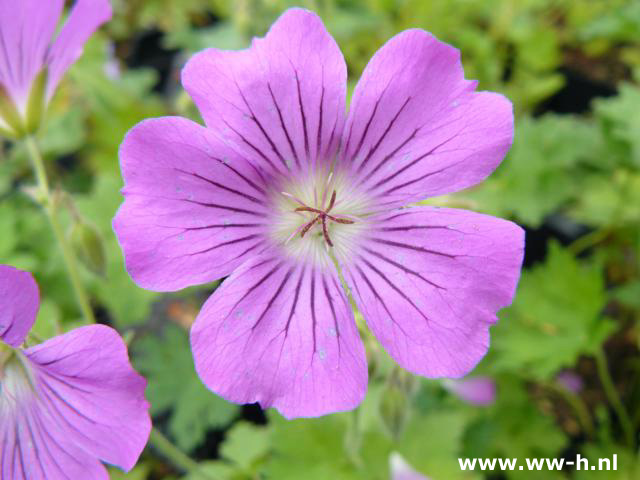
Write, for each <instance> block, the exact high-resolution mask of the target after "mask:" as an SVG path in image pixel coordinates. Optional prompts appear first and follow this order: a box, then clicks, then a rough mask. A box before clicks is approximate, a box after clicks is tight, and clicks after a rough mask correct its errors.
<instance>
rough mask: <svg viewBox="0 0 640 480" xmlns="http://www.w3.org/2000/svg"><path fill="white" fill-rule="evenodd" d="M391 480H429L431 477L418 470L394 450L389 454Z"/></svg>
mask: <svg viewBox="0 0 640 480" xmlns="http://www.w3.org/2000/svg"><path fill="white" fill-rule="evenodd" d="M389 467H390V470H391V480H429V477H427V476H425V475H422V474H421V473H418V472H416V471H415V470H414V469H413V468H412V467H411V465H409V464H408V463H407V461H406V460H405V459H404V458H403V457H402V455H400V454H399V453H396V452H393V453H392V454H391V455H390V456H389Z"/></svg>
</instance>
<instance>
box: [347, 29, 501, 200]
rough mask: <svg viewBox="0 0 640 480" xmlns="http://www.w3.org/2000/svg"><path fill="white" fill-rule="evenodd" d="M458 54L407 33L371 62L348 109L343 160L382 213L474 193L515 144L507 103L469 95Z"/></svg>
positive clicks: (497, 98)
mask: <svg viewBox="0 0 640 480" xmlns="http://www.w3.org/2000/svg"><path fill="white" fill-rule="evenodd" d="M475 86H476V84H475V82H470V81H466V80H465V79H464V72H463V70H462V65H461V63H460V53H459V52H458V50H456V49H455V48H453V47H451V46H449V45H447V44H445V43H442V42H439V41H438V40H436V39H435V37H433V36H432V35H431V34H429V33H427V32H425V31H423V30H408V31H405V32H402V33H400V34H399V35H396V36H395V37H393V38H392V39H391V40H389V41H388V42H387V44H386V45H384V46H383V47H382V48H381V49H380V50H379V51H378V52H377V53H376V54H375V55H374V57H373V58H372V59H371V61H370V62H369V64H368V65H367V67H366V69H365V71H364V73H363V74H362V77H361V78H360V81H359V82H358V85H357V86H356V89H355V92H354V94H353V100H352V102H351V110H350V113H349V117H348V119H347V124H346V127H345V133H346V138H345V141H344V147H343V157H344V158H345V159H346V161H348V162H351V163H352V169H353V171H354V173H355V175H356V176H357V177H358V178H359V179H360V181H361V182H362V184H363V188H364V189H365V190H368V191H369V193H370V194H371V195H375V196H376V197H378V198H379V200H378V201H379V202H380V204H382V205H385V206H401V205H405V204H407V203H410V202H414V201H417V200H422V199H424V198H425V197H428V196H434V195H440V194H443V193H451V192H455V191H457V190H461V189H463V188H467V187H469V186H472V185H475V184H477V183H479V182H481V181H482V180H484V178H486V177H487V176H488V175H489V174H490V173H491V172H492V171H493V170H494V169H495V168H496V167H497V166H498V164H499V163H500V161H501V160H502V158H503V157H504V155H505V153H506V152H507V150H508V149H509V147H510V145H511V141H512V138H513V112H512V106H511V103H510V102H509V101H508V100H507V99H506V98H504V97H503V96H501V95H498V94H495V93H490V92H479V93H474V89H475Z"/></svg>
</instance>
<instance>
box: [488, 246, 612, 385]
mask: <svg viewBox="0 0 640 480" xmlns="http://www.w3.org/2000/svg"><path fill="white" fill-rule="evenodd" d="M605 303H606V295H605V291H604V279H603V273H602V271H601V268H600V266H599V265H597V264H582V263H581V262H579V261H577V260H576V259H575V258H574V257H573V256H572V255H571V253H569V251H567V250H565V249H563V248H562V247H561V246H560V245H558V244H557V243H555V242H552V243H551V244H550V245H549V252H548V256H547V259H546V261H545V263H544V264H541V265H538V266H536V267H534V268H533V269H532V270H530V271H525V272H524V273H523V275H522V278H521V280H520V285H519V287H518V291H517V292H516V296H515V301H514V303H513V305H512V306H511V307H509V308H507V309H505V310H503V312H502V314H501V315H500V321H499V322H498V324H497V325H496V326H495V327H493V329H492V355H493V356H494V357H493V360H494V367H495V368H496V369H497V370H500V371H521V372H524V373H526V374H527V375H531V376H533V377H535V378H539V379H550V378H551V377H552V376H553V374H554V373H555V372H557V371H558V370H560V369H561V368H562V367H568V366H571V365H573V364H574V363H575V362H576V360H577V358H578V356H579V355H581V354H589V353H591V352H593V351H594V350H595V349H596V348H597V346H598V345H599V344H600V343H601V342H602V341H604V339H605V338H607V336H608V335H609V334H611V333H612V331H613V329H614V324H613V323H612V322H611V321H610V320H608V319H606V318H603V317H602V316H601V311H602V309H603V307H604V305H605Z"/></svg>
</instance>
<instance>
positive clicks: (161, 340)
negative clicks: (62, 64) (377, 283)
mask: <svg viewBox="0 0 640 480" xmlns="http://www.w3.org/2000/svg"><path fill="white" fill-rule="evenodd" d="M112 5H113V7H114V12H115V15H114V19H113V20H112V21H111V22H110V23H109V24H108V25H106V26H105V28H103V29H102V30H101V31H100V32H99V33H98V34H96V35H94V36H92V38H91V40H90V41H89V42H88V43H87V45H86V47H85V49H84V54H83V56H82V57H81V58H80V60H79V61H78V62H77V63H76V64H75V65H74V66H73V67H72V68H71V70H70V72H69V74H68V75H66V77H65V79H64V81H63V82H62V83H61V85H60V88H59V89H58V91H57V93H56V95H55V97H54V100H53V102H52V103H51V104H50V105H49V107H48V109H47V112H46V115H45V121H44V123H43V124H42V126H41V129H40V131H39V133H38V142H39V145H40V146H41V149H42V152H43V154H44V157H45V161H46V169H47V172H48V174H49V176H50V178H51V179H52V181H51V186H52V188H53V189H54V190H60V191H64V192H67V193H68V198H69V199H70V201H69V202H66V201H65V202H62V203H61V206H60V210H61V211H60V216H61V221H62V223H63V227H64V229H65V230H66V231H68V230H69V229H70V228H71V227H72V225H73V224H74V221H77V219H78V218H82V219H85V220H86V221H87V222H88V224H90V225H91V226H92V227H93V226H94V227H95V231H94V232H93V233H92V235H93V234H95V238H93V239H92V240H90V241H89V243H90V244H91V245H93V247H95V244H96V242H100V243H101V244H102V245H103V247H101V248H100V252H101V253H99V254H98V256H99V257H102V258H100V259H99V260H98V261H97V262H94V263H93V267H94V270H100V271H101V273H104V275H103V277H100V276H96V275H92V274H91V273H90V272H88V271H84V270H83V271H82V272H81V277H82V278H81V280H82V282H83V283H84V284H85V285H86V286H87V288H88V290H89V292H90V296H91V302H92V305H93V307H94V309H95V310H96V312H97V313H99V318H100V319H101V321H104V322H106V323H108V324H110V325H112V326H114V327H115V328H116V329H118V330H119V331H120V332H121V333H123V334H125V338H127V339H130V340H131V348H130V353H131V357H132V361H133V363H134V365H135V367H136V368H137V369H139V371H140V372H141V373H142V374H144V375H145V377H146V378H147V379H148V388H147V398H148V400H149V401H150V403H151V413H152V415H153V417H154V421H155V422H156V424H157V425H159V426H160V427H161V428H162V430H163V431H166V432H167V433H168V436H169V437H170V439H171V440H172V441H174V442H175V443H176V445H177V446H178V447H179V448H181V449H183V450H184V451H185V452H187V453H188V454H190V455H192V456H193V457H194V458H195V459H196V461H197V462H199V467H200V468H199V469H197V470H192V471H190V472H183V469H184V468H183V467H181V466H179V465H173V466H172V465H170V463H171V462H170V461H169V460H168V458H166V456H164V455H162V454H161V453H160V452H158V451H156V450H154V449H149V450H148V451H147V452H146V453H145V454H144V456H143V457H142V460H141V461H140V462H139V464H138V466H137V467H136V468H134V469H133V470H132V471H131V472H130V473H127V474H124V473H122V472H120V471H119V470H116V469H111V468H110V469H109V471H110V475H111V478H112V479H114V480H119V479H128V480H150V479H154V480H155V479H175V480H177V479H178V478H185V479H187V480H202V479H203V478H205V477H206V478H214V479H217V480H258V479H269V478H273V479H278V480H281V479H282V480H288V479H291V480H294V479H295V480H298V479H302V478H303V479H305V480H307V479H309V480H314V479H317V480H326V479H335V480H355V479H359V480H387V479H389V478H390V476H389V457H390V455H391V454H392V452H398V453H399V454H400V455H402V457H403V458H405V459H406V460H407V462H409V463H410V464H411V466H412V467H413V468H415V469H416V470H417V471H420V472H421V473H423V474H424V475H426V476H428V477H429V478H431V479H435V480H441V479H446V480H450V479H453V480H455V479H465V480H472V479H479V478H508V479H516V480H519V479H525V480H526V479H538V478H539V479H545V480H547V479H556V478H565V479H567V478H569V479H576V480H587V479H591V478H593V479H596V480H597V479H605V478H606V479H609V478H611V479H613V480H631V479H636V478H638V476H639V475H640V472H639V471H638V458H637V451H636V449H637V445H636V446H634V447H633V448H631V447H630V446H626V445H623V443H624V440H623V436H622V434H621V432H620V428H619V424H620V422H619V418H618V413H617V412H616V413H615V414H614V412H613V410H612V409H611V407H610V405H611V404H612V400H611V398H609V397H608V396H609V395H610V392H608V393H607V392H604V391H603V389H602V379H600V378H598V377H597V371H596V369H595V367H594V366H593V360H592V358H591V357H592V355H593V354H594V352H596V351H599V350H601V349H606V351H607V352H606V353H607V358H608V359H609V361H610V368H611V375H612V377H613V386H614V387H615V388H616V389H617V394H618V395H619V396H620V397H621V402H622V403H623V405H624V406H625V407H627V409H628V410H630V412H631V416H632V421H633V422H635V425H634V426H635V428H636V429H638V428H640V414H638V413H637V410H638V407H637V405H636V404H637V400H638V398H640V362H639V361H638V345H639V343H638V331H639V330H638V321H640V114H639V113H638V112H640V87H639V81H640V41H639V39H640V37H639V36H638V31H639V29H640V4H639V3H638V2H637V1H635V0H610V1H606V2H605V1H582V2H576V1H570V0H524V1H522V0H496V1H492V2H489V1H485V0H465V1H457V2H451V1H449V0H433V1H423V0H402V1H400V0H303V1H294V0H244V1H240V2H228V1H225V0H144V1H133V0H132V1H129V0H112ZM294 5H297V6H303V7H306V8H310V9H313V10H315V11H316V12H318V13H319V14H320V15H321V17H322V18H323V21H324V22H325V24H326V26H327V28H328V29H329V31H330V32H331V33H332V34H333V35H334V37H335V38H336V40H337V42H338V44H339V45H340V48H341V49H342V51H343V53H344V56H345V60H346V63H347V66H348V72H349V84H348V88H349V92H352V91H353V88H354V86H355V84H356V82H357V80H358V77H359V75H360V73H361V72H362V70H363V69H364V68H365V66H366V64H367V62H368V61H369V59H370V57H371V55H372V54H373V53H374V52H375V51H376V50H377V49H378V48H379V47H380V46H381V45H383V44H384V42H386V41H387V40H388V39H389V38H390V37H392V36H393V35H395V34H397V33H399V32H400V31H402V30H404V29H406V28H414V27H415V28H423V29H426V30H429V31H431V32H432V33H434V34H435V35H436V36H437V37H438V38H439V39H441V40H443V41H446V42H449V43H451V44H452V45H454V46H456V47H457V48H459V49H460V51H461V58H462V61H463V64H464V67H465V74H466V77H467V78H470V79H477V80H479V89H481V90H494V91H498V92H500V93H503V94H505V95H506V96H507V97H509V99H510V100H511V101H512V102H513V103H514V106H515V112H516V123H515V125H516V130H515V138H514V144H513V147H512V149H511V151H510V152H509V154H508V156H507V158H506V159H505V160H504V162H503V163H502V164H501V166H500V167H499V168H498V169H497V170H496V172H495V173H494V174H493V175H492V176H491V177H489V179H487V181H485V182H483V183H482V184H481V185H478V186H477V187H474V188H473V189H469V190H467V191H464V192H459V193H457V194H455V195H450V196H446V197H443V198H439V199H436V200H434V201H435V202H438V203H440V204H443V205H449V206H455V207H463V208H470V209H472V210H476V211H481V212H486V213H490V214H494V215H499V216H502V217H505V218H509V219H512V220H515V221H517V222H518V223H520V224H521V225H523V226H524V227H525V228H527V229H528V232H527V242H528V248H527V252H526V253H527V261H528V264H529V263H531V264H533V266H532V267H527V268H526V269H525V270H524V273H523V275H522V279H521V281H520V284H519V287H518V291H517V295H516V297H515V301H514V303H513V305H512V306H510V307H507V308H505V309H504V310H503V311H502V312H501V313H500V321H499V322H498V323H497V324H496V325H495V326H493V327H492V329H491V344H490V353H489V355H488V356H487V357H486V358H485V359H484V360H483V362H482V364H481V365H480V366H479V367H478V370H477V371H478V372H479V373H482V374H486V375H490V376H492V377H493V378H494V379H495V380H496V381H497V384H498V385H497V387H498V388H497V391H498V394H497V399H496V403H495V404H494V405H492V406H489V407H485V408H480V407H473V406H470V405H467V404H465V403H464V402H463V401H462V400H460V399H456V398H453V397H452V395H451V394H449V393H447V392H445V390H443V389H442V388H440V387H439V383H438V382H439V381H438V380H424V379H419V378H417V377H414V376H410V377H409V378H410V379H411V385H410V387H411V388H409V386H408V384H404V386H403V388H398V384H397V383H393V382H391V381H390V379H392V378H393V373H392V372H393V367H392V365H393V362H392V360H391V359H390V358H388V356H387V355H386V354H384V353H383V352H382V351H381V348H380V347H379V346H373V344H374V343H375V340H374V339H373V338H372V336H371V335H370V333H367V336H366V338H365V345H366V347H367V353H368V356H369V358H370V359H372V360H373V361H372V362H371V363H372V364H374V363H375V366H374V367H373V368H372V369H371V371H370V379H369V386H368V393H367V397H366V399H365V401H364V402H363V404H362V405H361V406H360V407H359V408H358V409H357V410H355V411H354V412H347V413H340V414H335V415H331V416H327V417H323V418H319V419H299V420H294V421H287V420H285V419H283V418H282V417H280V416H279V415H278V414H276V413H274V412H269V413H268V414H267V422H266V425H256V424H254V423H251V422H250V419H249V417H250V416H249V415H247V414H246V411H245V413H243V411H242V410H241V409H240V408H239V407H237V406H235V405H232V404H230V403H228V402H226V401H225V400H223V399H221V398H220V397H218V396H216V395H214V394H213V393H211V392H210V391H208V390H207V389H206V388H205V387H204V386H203V384H202V383H201V381H200V380H199V378H198V377H197V375H196V373H195V371H194V366H193V360H192V357H191V352H190V348H189V342H188V335H187V332H186V330H187V328H188V327H189V325H190V324H191V322H192V321H193V317H194V315H195V313H196V312H195V311H189V310H188V309H187V310H185V311H182V310H180V311H171V309H172V308H173V307H172V306H171V305H169V306H167V298H174V297H173V296H174V295H175V294H167V295H161V294H158V293H155V292H149V291H145V290H143V289H141V288H139V287H137V285H136V284H135V283H134V282H133V281H132V279H131V278H130V276H129V275H128V273H127V271H126V268H125V264H124V260H123V258H122V252H121V250H120V248H119V246H118V242H117V240H116V237H115V235H114V233H113V229H112V224H111V223H112V219H113V216H114V214H115V212H116V211H117V209H118V207H119V205H120V204H121V202H122V196H121V195H120V194H119V189H120V188H121V187H122V181H121V178H120V170H119V165H118V148H119V145H120V143H121V142H122V139H123V137H124V135H125V134H126V132H127V131H128V130H129V129H130V128H131V127H132V126H133V125H135V124H136V123H137V122H139V121H140V120H142V119H145V118H148V117H155V116H163V115H174V114H179V115H184V116H188V117H190V118H193V119H195V120H197V121H201V120H200V119H199V114H198V112H197V110H196V109H195V107H194V105H193V103H192V102H191V100H190V98H189V96H188V95H187V94H186V93H185V92H184V91H183V90H182V89H181V87H180V85H179V69H180V67H181V65H182V64H183V62H184V61H185V60H186V59H187V58H188V57H189V56H190V55H191V54H193V53H194V52H196V51H198V50H201V49H204V48H208V47H214V48H221V49H241V48H245V47H247V46H248V45H249V44H250V42H251V38H252V37H253V36H255V35H264V33H265V32H266V31H267V29H268V28H269V25H270V24H271V23H272V22H273V21H274V20H275V19H276V18H277V17H278V16H279V15H280V14H281V13H282V12H283V11H284V9H286V8H288V7H290V6H294ZM576 79H577V81H576ZM592 93H595V94H598V95H599V94H600V93H608V94H611V95H610V96H608V97H606V98H605V97H601V98H595V99H592V98H591V97H592ZM572 102H576V105H575V107H576V108H572V107H573V106H574V105H572ZM578 102H579V103H580V105H581V106H580V107H578V105H577V103H578ZM589 102H590V103H589ZM558 105H562V108H566V107H567V105H568V106H569V107H570V108H568V110H571V111H572V112H573V113H569V114H566V113H559V112H558V111H554V110H557V106H558ZM587 106H588V108H587ZM584 108H587V111H584ZM38 117H39V114H38ZM0 157H1V158H0V257H1V261H2V263H8V264H11V265H14V266H17V267H19V268H23V269H26V270H30V271H33V272H34V275H35V277H36V279H37V281H38V283H39V285H40V290H41V308H40V312H39V314H38V318H37V322H36V325H35V328H34V330H33V332H32V336H31V337H30V338H29V340H28V342H29V344H34V343H37V342H38V341H40V340H46V339H47V338H50V337H52V336H54V335H57V334H59V333H61V332H64V331H68V330H69V329H70V328H73V327H74V326H76V325H78V324H79V317H80V313H79V311H78V309H77V306H76V303H75V300H74V297H73V294H72V290H71V288H70V287H69V284H68V280H67V277H66V272H65V267H64V263H63V261H62V259H61V257H60V255H59V253H58V250H57V247H56V244H55V241H54V238H53V236H52V234H51V232H50V228H49V226H48V225H47V220H46V217H45V216H44V215H43V212H41V211H40V209H39V208H38V207H37V205H36V203H35V202H34V201H33V198H32V197H33V196H34V195H35V193H34V189H33V183H34V180H33V178H32V174H31V170H30V165H29V160H28V157H27V155H26V152H25V150H24V148H23V147H22V145H21V144H20V143H8V144H3V145H2V146H1V147H0ZM61 198H67V197H64V196H63V197H61ZM584 232H587V233H586V234H584ZM98 239H99V240H98ZM557 239H561V240H562V241H563V242H564V243H563V244H562V245H561V244H560V243H559V242H558V241H557ZM569 242H571V243H569ZM81 243H82V242H81ZM85 243H86V241H85ZM543 245H546V246H547V247H548V248H547V249H546V250H544V249H543V248H542V247H543ZM84 246H85V247H86V245H84ZM93 247H91V249H93ZM92 255H93V257H95V255H96V254H95V252H94V253H93V254H89V256H92ZM94 260H95V258H94ZM89 263H91V262H89ZM211 288H212V287H211V285H208V286H203V287H194V288H192V289H189V290H187V291H185V292H183V293H182V294H181V295H182V297H181V298H183V299H188V301H189V302H191V304H193V305H195V306H196V307H195V308H196V311H197V307H198V306H199V305H201V303H202V300H203V299H204V298H205V297H206V295H208V294H209V293H210V291H211ZM165 307H166V308H165ZM165 310H167V311H166V312H165ZM357 318H358V319H359V323H360V324H362V325H364V322H363V321H362V318H360V315H357ZM567 368H569V369H574V370H575V371H576V372H578V373H579V374H580V376H581V377H582V378H583V380H584V383H585V387H584V391H582V392H580V393H578V394H575V395H574V394H568V396H566V397H562V396H561V395H559V394H558V392H557V390H553V386H554V385H555V383H554V378H555V377H556V375H557V374H558V373H559V372H560V371H562V370H563V369H567ZM407 375H408V374H407ZM405 387H406V388H405ZM416 391H417V392H418V393H416ZM565 393H566V392H565ZM614 393H615V392H614ZM571 395H573V396H571ZM576 405H577V407H576ZM580 408H583V409H584V411H585V412H586V415H587V416H588V419H590V421H592V422H593V423H594V425H595V430H596V431H595V433H594V434H593V435H592V434H590V433H589V432H587V431H585V430H588V429H584V426H583V425H582V423H581V419H580V415H582V414H584V412H582V413H581V412H580V411H579V410H580ZM243 417H244V418H243ZM218 442H219V443H218ZM574 452H580V454H581V455H583V456H586V457H587V458H589V460H590V462H597V459H598V458H600V457H609V458H611V457H612V455H613V454H614V453H615V454H617V455H618V467H619V468H618V471H616V472H591V471H588V472H584V471H569V470H568V469H565V471H563V472H553V473H552V472H548V471H541V472H528V471H524V472H520V471H512V472H504V474H498V475H496V474H497V472H493V475H489V474H488V472H480V471H479V470H477V471H475V472H462V471H461V470H460V468H459V466H458V458H459V457H474V458H492V457H503V458H518V459H519V461H520V462H523V461H524V459H525V458H557V457H561V456H563V455H564V456H565V457H566V458H569V457H570V456H571V455H573V454H574ZM183 474H184V475H183Z"/></svg>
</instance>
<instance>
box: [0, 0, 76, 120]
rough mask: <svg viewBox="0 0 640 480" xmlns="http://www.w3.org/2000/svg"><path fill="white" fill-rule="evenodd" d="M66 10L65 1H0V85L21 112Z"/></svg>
mask: <svg viewBox="0 0 640 480" xmlns="http://www.w3.org/2000/svg"><path fill="white" fill-rule="evenodd" d="M63 6H64V0H47V1H44V2H43V1H41V0H21V1H16V0H0V84H2V85H4V87H5V88H6V89H7V91H8V92H9V93H10V95H11V96H12V98H13V100H14V102H15V103H16V104H17V105H18V107H19V108H20V109H21V110H22V109H23V108H24V106H25V103H26V99H27V95H28V94H29V88H30V87H31V82H32V80H33V79H34V77H35V76H36V75H37V74H38V72H39V71H40V70H41V69H42V67H43V66H44V65H45V57H46V53H47V47H48V46H49V42H50V41H51V37H52V36H53V34H54V32H55V29H56V24H57V23H58V19H59V18H60V15H61V13H62V8H63ZM23 113H24V112H23Z"/></svg>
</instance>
